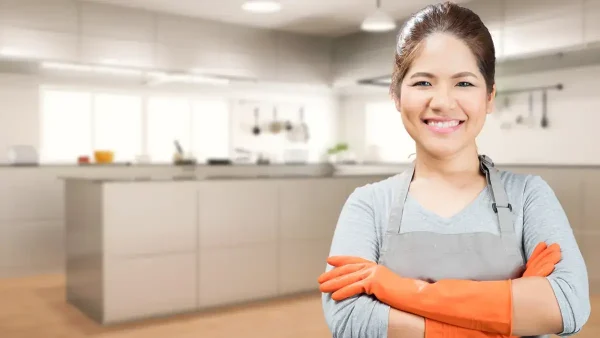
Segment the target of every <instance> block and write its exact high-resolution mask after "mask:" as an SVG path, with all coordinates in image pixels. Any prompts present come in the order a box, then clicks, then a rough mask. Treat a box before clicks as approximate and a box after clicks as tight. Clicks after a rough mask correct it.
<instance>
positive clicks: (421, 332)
mask: <svg viewBox="0 0 600 338" xmlns="http://www.w3.org/2000/svg"><path fill="white" fill-rule="evenodd" d="M423 337H425V319H423V318H422V317H419V316H417V315H413V314H411V313H407V312H402V311H399V310H396V309H394V308H390V314H389V323H388V338H423Z"/></svg>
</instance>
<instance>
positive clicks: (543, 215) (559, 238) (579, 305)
mask: <svg viewBox="0 0 600 338" xmlns="http://www.w3.org/2000/svg"><path fill="white" fill-rule="evenodd" d="M523 208H524V210H523V242H524V248H525V252H526V254H527V257H529V256H530V255H531V253H532V252H533V250H534V248H535V246H536V245H537V244H538V243H539V242H542V241H544V242H546V243H547V244H548V245H550V244H552V243H558V244H559V245H560V247H561V254H562V260H561V261H560V262H559V263H558V264H557V265H556V267H555V269H554V272H552V274H551V275H550V276H548V277H547V279H548V280H549V281H550V284H551V286H552V289H553V291H554V294H555V296H556V299H557V301H558V305H559V307H560V312H561V315H562V318H563V327H564V329H563V332H561V333H560V335H561V336H569V335H573V334H575V333H577V332H579V331H580V330H581V328H582V327H583V325H584V324H585V323H586V322H587V320H588V318H589V316H590V297H589V285H588V274H587V269H586V265H585V262H584V259H583V256H582V254H581V252H580V250H579V246H578V245H577V241H576V239H575V236H574V234H573V230H572V228H571V225H570V223H569V220H568V219H567V215H566V213H565V212H564V210H563V208H562V206H561V204H560V202H559V200H558V198H557V197H556V195H555V193H554V191H553V190H552V188H551V187H550V186H549V185H548V184H547V183H546V181H544V180H543V179H542V178H541V177H539V176H532V178H531V179H530V180H529V181H528V182H527V184H526V185H525V192H524V204H523Z"/></svg>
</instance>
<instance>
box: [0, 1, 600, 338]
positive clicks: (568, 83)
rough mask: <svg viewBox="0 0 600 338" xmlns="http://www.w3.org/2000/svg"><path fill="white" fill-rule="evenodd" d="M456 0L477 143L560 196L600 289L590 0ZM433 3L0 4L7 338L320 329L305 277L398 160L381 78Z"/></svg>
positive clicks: (597, 23)
mask: <svg viewBox="0 0 600 338" xmlns="http://www.w3.org/2000/svg"><path fill="white" fill-rule="evenodd" d="M456 2H459V3H462V4H465V5H466V6H467V7H470V8H472V9H473V10H474V11H475V12H476V13H478V14H479V15H480V16H481V17H482V19H483V20H484V22H485V23H486V24H487V25H488V27H489V29H490V31H491V32H492V33H493V37H494V39H495V43H496V51H497V60H498V66H497V84H498V88H499V93H498V99H497V107H496V111H495V113H494V114H492V115H491V116H490V117H489V118H488V120H487V122H486V125H485V127H484V131H483V133H482V135H481V137H480V139H479V147H480V150H481V152H482V153H486V154H490V156H492V158H493V159H494V160H495V161H496V163H497V165H498V166H500V167H506V168H509V169H511V170H515V171H522V172H530V173H533V174H539V175H541V176H542V177H543V178H544V179H546V180H547V181H548V182H549V183H550V184H551V186H552V187H553V188H554V189H555V191H556V193H557V195H558V197H559V199H560V200H561V202H562V203H563V206H564V208H565V210H566V212H567V214H568V216H569V219H570V221H571V224H572V227H573V229H574V231H575V234H576V236H577V239H578V242H579V245H580V247H581V250H582V252H583V254H584V256H585V258H586V263H587V264H588V269H589V278H590V288H591V293H592V295H593V296H594V297H596V294H597V293H598V292H600V289H599V288H598V286H600V265H598V263H594V262H593V260H592V258H593V257H594V256H596V255H595V253H597V252H598V250H599V249H598V248H600V237H599V236H600V231H598V230H597V229H596V228H595V226H594V225H593V224H596V223H598V221H599V219H600V216H598V214H597V213H596V209H597V205H598V201H600V139H599V138H598V136H597V135H598V131H597V129H598V125H600V114H598V112H597V109H598V106H600V98H599V96H598V89H597V88H598V86H599V85H600V82H599V81H600V0H569V1H566V0H526V1H525V0H494V1H489V0H472V1H468V0H461V1H456ZM429 3H433V1H427V0H408V1H392V0H382V1H376V0H280V1H252V0H248V1H244V0H219V1H209V0H170V1H168V0H88V1H78V0H0V163H2V166H1V167H0V172H1V173H2V174H1V175H0V197H1V200H2V203H0V337H7V338H21V337H27V338H29V337H31V338H38V337H47V338H53V337H64V338H74V337H106V338H113V337H198V336H201V337H215V338H216V337H233V336H241V335H240V332H242V336H245V337H283V336H285V337H290V338H291V337H331V334H330V333H329V330H328V329H327V326H326V324H325V320H324V319H323V312H322V309H321V301H320V294H319V293H318V284H317V282H316V278H317V276H318V275H319V274H320V273H321V272H322V271H323V270H324V268H325V258H326V257H327V254H328V251H329V246H330V243H331V236H332V234H333V230H334V228H335V223H336V220H337V217H338V215H339V211H340V208H341V206H342V205H343V203H344V202H345V199H346V198H347V197H348V195H349V194H350V193H351V192H352V191H353V189H354V188H356V187H358V186H362V185H364V184H367V183H369V182H374V181H377V180H381V179H383V178H386V177H389V176H391V175H393V174H395V173H398V172H400V171H401V170H402V169H403V168H404V166H405V165H406V163H407V162H409V161H410V160H411V159H410V158H409V156H410V155H411V154H412V153H413V152H414V143H413V141H412V140H411V139H410V137H409V136H408V135H407V134H406V132H405V130H404V128H403V127H402V121H401V119H400V116H399V114H398V113H397V112H396V110H395V108H394V105H393V102H392V101H391V100H390V98H389V95H388V87H387V86H388V84H389V81H390V80H389V78H390V74H391V70H392V64H393V55H394V40H395V36H396V34H397V30H398V27H399V25H400V24H401V23H402V20H403V19H404V18H406V17H407V16H408V15H410V13H411V12H413V11H415V10H417V9H420V8H421V7H422V6H424V5H426V4H429ZM378 6H379V8H378ZM597 318H600V317H598V316H596V315H595V314H594V313H592V318H591V319H590V322H589V324H588V326H587V327H586V328H585V329H584V330H583V331H582V332H581V333H580V334H579V335H578V336H581V337H592V336H593V335H594V334H593V333H590V332H591V331H594V330H598V329H597V328H595V325H597V324H596V323H599V322H600V319H597ZM595 332H598V331H595Z"/></svg>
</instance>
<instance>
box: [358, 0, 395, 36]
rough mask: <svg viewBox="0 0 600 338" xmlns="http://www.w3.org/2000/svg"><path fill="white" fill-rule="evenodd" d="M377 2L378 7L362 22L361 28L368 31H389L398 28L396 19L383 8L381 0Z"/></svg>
mask: <svg viewBox="0 0 600 338" xmlns="http://www.w3.org/2000/svg"><path fill="white" fill-rule="evenodd" d="M376 2H377V9H375V12H373V13H372V14H371V15H369V16H368V17H367V18H366V19H365V20H364V21H363V22H362V25H361V26H360V28H361V29H362V30H364V31H366V32H389V31H391V30H394V29H396V22H395V21H394V19H393V18H392V17H391V16H389V15H388V14H387V13H385V12H384V11H382V10H381V0H376Z"/></svg>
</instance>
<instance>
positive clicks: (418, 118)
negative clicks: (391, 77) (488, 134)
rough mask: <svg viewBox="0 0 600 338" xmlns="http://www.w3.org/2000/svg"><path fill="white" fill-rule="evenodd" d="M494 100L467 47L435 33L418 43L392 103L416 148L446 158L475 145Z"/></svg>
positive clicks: (451, 36)
mask: <svg viewBox="0 0 600 338" xmlns="http://www.w3.org/2000/svg"><path fill="white" fill-rule="evenodd" d="M493 98H494V93H492V95H489V94H488V93H487V89H486V83H485V80H484V78H483V75H482V74H481V73H480V71H479V68H478V67H477V59H476V58H475V55H474V54H473V53H472V52H471V50H470V49H469V47H468V46H467V45H466V44H465V43H464V42H462V41H461V40H459V39H457V38H456V37H454V36H453V35H449V34H442V33H436V34H433V35H431V36H430V37H429V38H427V39H426V40H424V41H423V42H422V46H421V50H420V52H419V54H418V55H417V57H416V58H415V59H414V60H413V62H412V64H411V66H410V68H409V69H408V72H407V73H406V76H405V77H404V79H403V81H402V83H401V88H400V97H399V98H395V101H396V108H397V109H398V111H400V113H401V115H402V121H403V123H404V126H405V128H406V130H407V132H408V133H409V134H410V136H411V137H412V138H413V139H414V140H415V142H416V145H417V149H419V150H421V151H426V152H427V153H429V154H430V155H432V156H434V157H436V158H446V157H451V156H453V155H455V154H457V153H459V152H460V151H461V150H463V149H466V148H468V147H469V146H475V138H476V137H477V135H478V134H479V132H480V131H481V129H482V128H483V124H484V122H485V118H486V114H487V113H490V112H491V109H492V107H493Z"/></svg>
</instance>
